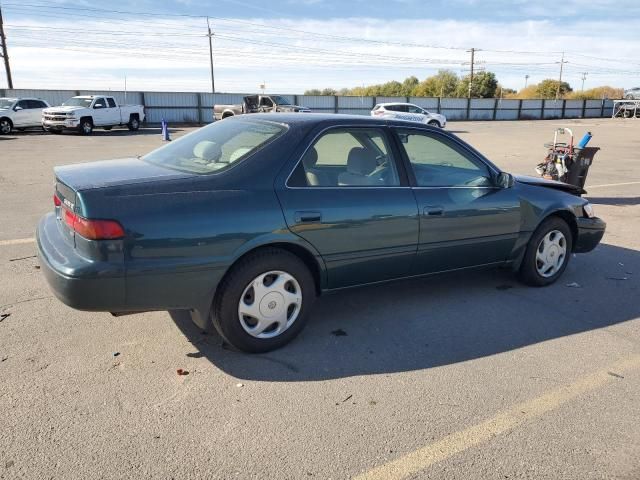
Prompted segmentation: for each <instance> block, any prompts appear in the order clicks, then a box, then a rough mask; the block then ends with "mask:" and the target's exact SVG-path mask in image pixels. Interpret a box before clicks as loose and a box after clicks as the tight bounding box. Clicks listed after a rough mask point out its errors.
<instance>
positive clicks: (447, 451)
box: [354, 355, 640, 480]
mask: <svg viewBox="0 0 640 480" xmlns="http://www.w3.org/2000/svg"><path fill="white" fill-rule="evenodd" d="M638 367H640V355H633V356H631V357H628V358H626V359H624V360H621V361H618V362H616V363H613V364H611V365H609V366H608V367H607V368H605V369H602V370H599V371H597V372H595V373H592V374H589V375H586V376H584V377H582V378H580V379H578V380H577V381H575V382H574V383H571V384H569V385H565V386H563V387H560V388H557V389H554V390H551V391H549V392H547V393H545V394H543V395H541V396H539V397H537V398H534V399H532V400H528V401H526V402H523V403H520V404H518V405H515V406H514V407H511V408H509V409H508V410H506V411H504V412H502V413H499V414H498V415H496V416H495V417H493V418H491V419H489V420H486V421H484V422H482V423H480V424H477V425H474V426H472V427H469V428H467V429H465V430H461V431H459V432H455V433H452V434H450V435H448V436H446V437H444V438H443V439H441V440H439V441H437V442H434V443H431V444H429V445H426V446H424V447H422V448H419V449H418V450H415V451H413V452H411V453H408V454H406V455H404V456H402V457H400V458H397V459H396V460H392V461H391V462H389V463H385V464H384V465H380V466H378V467H375V468H373V469H372V470H369V471H368V472H365V473H362V474H360V475H357V476H356V477H354V479H355V480H394V479H403V478H406V477H408V476H410V475H414V474H416V473H418V472H421V471H422V470H424V469H426V468H428V467H429V466H431V465H433V464H435V463H438V462H441V461H443V460H445V459H447V458H449V457H451V456H453V455H456V454H457V453H460V452H463V451H465V450H468V449H470V448H472V447H474V446H476V445H479V444H481V443H484V442H488V441H489V440H491V439H492V438H494V437H495V436H496V435H501V434H503V433H506V432H508V431H510V430H513V429H515V428H516V427H518V426H519V425H521V424H523V423H525V422H526V421H528V420H531V419H533V418H537V417H541V416H543V415H544V414H545V413H548V412H550V411H552V410H555V409H557V408H559V407H561V406H562V405H564V404H565V403H567V402H569V401H571V400H573V399H574V398H576V397H578V396H579V395H582V394H584V393H587V392H589V391H592V390H595V389H597V388H600V387H602V386H604V385H605V384H607V383H609V382H612V381H615V380H616V377H615V376H613V375H612V373H613V374H621V373H624V372H626V371H629V370H632V369H635V368H638Z"/></svg>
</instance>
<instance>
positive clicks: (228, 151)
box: [142, 120, 286, 174]
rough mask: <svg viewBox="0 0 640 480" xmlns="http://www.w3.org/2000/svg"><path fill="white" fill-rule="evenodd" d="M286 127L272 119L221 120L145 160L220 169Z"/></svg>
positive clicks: (200, 170) (185, 169) (187, 168)
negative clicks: (268, 120)
mask: <svg viewBox="0 0 640 480" xmlns="http://www.w3.org/2000/svg"><path fill="white" fill-rule="evenodd" d="M285 130H286V127H285V126H283V125H280V124H276V123H272V122H263V121H260V122H257V121H250V120H233V121H230V120H224V121H217V122H214V123H212V124H211V125H209V126H206V127H203V128H201V129H199V130H196V131H195V132H193V133H190V134H188V135H185V136H184V137H182V138H180V139H178V140H176V141H174V142H171V143H169V144H167V145H165V146H164V147H161V148H159V149H157V150H154V151H153V152H151V153H149V154H147V155H145V156H144V157H142V160H145V161H147V162H149V163H154V164H156V165H161V166H163V167H168V168H173V169H175V170H180V171H183V172H189V173H198V174H207V173H214V172H220V171H222V170H226V169H227V168H230V167H231V165H233V164H235V163H237V162H239V161H240V160H242V159H244V158H246V157H248V156H249V155H251V154H252V153H254V152H256V151H257V150H259V149H260V148H261V147H262V146H264V145H266V144H267V143H269V142H270V141H272V140H274V139H275V138H276V137H278V136H279V135H281V134H282V133H283V132H284V131H285Z"/></svg>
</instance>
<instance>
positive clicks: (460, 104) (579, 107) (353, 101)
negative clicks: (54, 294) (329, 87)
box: [0, 89, 613, 123]
mask: <svg viewBox="0 0 640 480" xmlns="http://www.w3.org/2000/svg"><path fill="white" fill-rule="evenodd" d="M74 95H112V96H114V97H115V98H116V100H117V101H118V102H119V103H121V104H125V103H129V104H139V105H144V106H145V110H146V112H147V122H149V123H159V122H161V121H162V119H165V120H166V121H168V122H171V123H209V122H211V121H212V120H213V114H212V112H213V105H215V104H232V103H241V102H242V97H243V96H245V95H247V94H245V93H215V94H213V93H194V92H126V93H125V92H121V91H99V90H26V89H14V90H8V89H7V90H2V89H0V96H4V97H37V98H42V99H43V100H47V101H48V102H49V103H50V104H51V105H60V104H61V103H62V102H64V101H65V100H66V99H67V98H69V97H72V96H74ZM282 96H283V97H285V98H287V99H289V101H291V102H292V103H294V104H296V105H301V106H304V107H308V108H310V109H311V111H313V112H325V113H349V114H355V115H369V112H370V111H371V109H372V108H373V107H374V105H376V104H378V103H384V102H408V103H413V104H416V105H418V106H420V107H423V108H425V109H426V110H429V111H433V112H438V113H442V114H443V115H446V117H447V119H448V120H519V119H522V120H540V119H551V118H599V117H610V116H611V115H612V113H613V101H612V100H513V99H497V98H496V99H494V98H472V99H467V98H425V97H342V96H335V97H334V96H315V95H282Z"/></svg>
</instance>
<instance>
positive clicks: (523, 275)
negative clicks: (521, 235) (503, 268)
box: [520, 217, 573, 287]
mask: <svg viewBox="0 0 640 480" xmlns="http://www.w3.org/2000/svg"><path fill="white" fill-rule="evenodd" d="M572 247H573V235H572V234H571V229H570V228H569V225H567V222H565V221H564V220H562V219H561V218H558V217H551V218H548V219H547V220H545V221H544V222H542V224H540V226H539V227H538V228H537V229H536V231H535V232H534V233H533V235H532V236H531V239H530V240H529V244H528V245H527V251H526V252H525V255H524V258H523V260H522V265H521V266H520V279H521V280H522V281H523V282H524V283H526V284H527V285H531V286H534V287H543V286H545V285H550V284H552V283H554V282H555V281H556V280H557V279H558V278H560V276H561V275H562V273H563V272H564V270H565V269H566V268H567V264H568V263H569V258H570V256H571V249H572Z"/></svg>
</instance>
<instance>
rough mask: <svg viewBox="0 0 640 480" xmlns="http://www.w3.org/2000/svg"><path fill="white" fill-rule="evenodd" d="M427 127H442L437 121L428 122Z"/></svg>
mask: <svg viewBox="0 0 640 480" xmlns="http://www.w3.org/2000/svg"><path fill="white" fill-rule="evenodd" d="M427 125H431V126H432V127H438V128H442V126H441V125H440V122H438V121H437V120H429V122H428V123H427Z"/></svg>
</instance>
